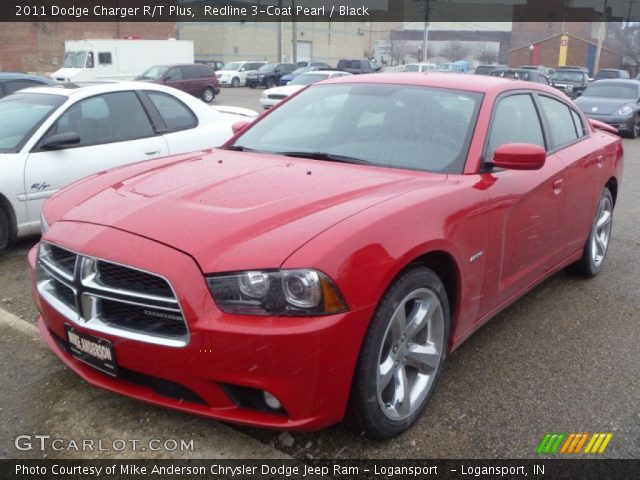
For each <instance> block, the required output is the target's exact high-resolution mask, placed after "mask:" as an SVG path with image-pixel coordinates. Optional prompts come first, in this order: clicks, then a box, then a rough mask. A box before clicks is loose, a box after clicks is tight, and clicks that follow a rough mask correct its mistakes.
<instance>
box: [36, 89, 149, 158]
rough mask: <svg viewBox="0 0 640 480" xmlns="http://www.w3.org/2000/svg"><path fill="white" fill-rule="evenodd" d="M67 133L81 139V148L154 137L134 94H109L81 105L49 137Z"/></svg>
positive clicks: (68, 111) (66, 115)
mask: <svg viewBox="0 0 640 480" xmlns="http://www.w3.org/2000/svg"><path fill="white" fill-rule="evenodd" d="M66 132H75V133H77V134H78V135H80V144H79V145H78V146H80V147H84V146H89V145H99V144H103V143H113V142H124V141H127V140H135V139H137V138H144V137H150V136H152V135H154V134H155V132H154V131H153V128H152V127H151V123H150V122H149V118H148V117H147V114H146V113H145V111H144V109H143V108H142V105H141V104H140V101H139V100H138V97H137V96H136V94H135V93H133V92H114V93H107V94H104V95H98V96H95V97H91V98H86V99H84V100H81V101H79V102H78V103H76V104H74V105H72V106H71V107H70V108H69V109H68V110H67V111H66V112H65V113H63V114H62V115H61V116H60V118H59V119H58V120H57V121H56V123H55V124H54V125H53V126H52V127H51V129H50V130H49V132H47V135H46V136H49V135H51V134H54V133H66Z"/></svg>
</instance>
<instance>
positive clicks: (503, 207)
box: [481, 91, 565, 313]
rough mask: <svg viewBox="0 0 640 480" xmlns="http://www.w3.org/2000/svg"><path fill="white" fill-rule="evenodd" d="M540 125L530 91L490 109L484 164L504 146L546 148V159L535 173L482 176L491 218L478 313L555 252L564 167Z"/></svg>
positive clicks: (545, 265)
mask: <svg viewBox="0 0 640 480" xmlns="http://www.w3.org/2000/svg"><path fill="white" fill-rule="evenodd" d="M542 120H543V119H542V117H541V115H540V112H539V111H538V107H537V106H536V104H535V101H534V97H533V94H532V93H531V92H527V91H520V92H512V93H509V94H507V95H504V96H502V97H500V98H499V99H498V100H497V102H496V105H495V106H494V111H493V117H492V121H491V126H490V130H489V136H488V142H487V145H486V149H485V157H484V158H485V162H487V161H490V159H491V158H493V152H494V151H495V149H496V148H497V147H499V146H500V145H504V144H508V143H529V144H534V145H540V146H542V147H544V148H545V149H547V151H548V156H547V160H546V163H545V165H544V167H543V168H542V169H540V170H534V171H518V170H496V169H491V170H489V172H488V175H489V177H487V179H488V180H490V181H488V184H489V187H488V193H489V198H490V199H491V203H492V214H491V228H490V232H491V233H490V242H489V245H490V246H489V248H488V249H487V252H486V255H487V265H488V268H487V271H486V277H485V286H486V289H485V295H484V298H483V300H482V304H481V309H482V311H483V312H484V313H486V312H489V311H491V310H493V309H495V308H496V307H498V306H499V305H501V304H503V303H504V302H506V301H508V300H509V299H510V298H512V297H513V296H514V295H516V294H517V293H518V292H520V291H521V290H522V289H524V288H526V287H527V286H529V285H530V284H532V283H533V282H535V281H536V280H537V279H538V278H540V277H541V276H542V275H544V273H545V272H546V271H547V270H549V269H550V268H551V267H552V266H553V265H554V264H555V262H557V259H558V256H559V253H560V249H561V246H562V240H561V238H562V229H563V223H562V220H563V210H564V200H565V190H564V183H563V182H564V179H563V170H564V163H563V162H562V159H561V158H560V156H559V155H557V154H556V153H554V152H553V151H550V148H551V144H550V142H549V139H548V138H547V136H546V135H545V130H544V128H543V123H542ZM489 165H490V164H489Z"/></svg>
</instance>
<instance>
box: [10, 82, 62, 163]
mask: <svg viewBox="0 0 640 480" xmlns="http://www.w3.org/2000/svg"><path fill="white" fill-rule="evenodd" d="M66 99H67V97H65V96H63V95H44V94H39V93H16V94H13V95H9V96H7V97H4V98H3V99H1V100H0V153H15V152H18V151H19V150H20V149H21V148H22V146H23V145H24V144H25V143H26V141H27V140H28V139H29V137H30V136H31V135H32V134H33V133H34V132H35V130H36V129H37V128H38V127H39V126H40V125H41V124H42V122H44V121H45V120H46V119H47V117H48V116H49V115H51V113H53V111H55V110H56V109H57V108H58V107H59V106H60V105H62V104H63V103H64V102H65V101H66Z"/></svg>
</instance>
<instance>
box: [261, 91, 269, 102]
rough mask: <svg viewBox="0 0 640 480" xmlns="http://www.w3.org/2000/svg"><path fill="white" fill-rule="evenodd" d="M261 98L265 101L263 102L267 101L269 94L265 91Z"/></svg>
mask: <svg viewBox="0 0 640 480" xmlns="http://www.w3.org/2000/svg"><path fill="white" fill-rule="evenodd" d="M260 98H261V99H263V100H266V98H267V92H266V91H265V92H264V93H263V94H262V95H260Z"/></svg>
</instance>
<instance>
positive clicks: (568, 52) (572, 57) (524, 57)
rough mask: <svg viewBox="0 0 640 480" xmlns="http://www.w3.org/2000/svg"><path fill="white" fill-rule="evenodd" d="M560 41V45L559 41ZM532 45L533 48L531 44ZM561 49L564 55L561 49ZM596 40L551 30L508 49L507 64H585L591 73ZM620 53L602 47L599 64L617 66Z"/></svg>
mask: <svg viewBox="0 0 640 480" xmlns="http://www.w3.org/2000/svg"><path fill="white" fill-rule="evenodd" d="M563 44H564V45H563ZM532 46H533V48H531V47H532ZM563 47H564V49H565V53H564V58H563V53H562V49H563ZM596 49H597V43H596V42H595V41H591V40H587V39H584V38H581V37H578V36H576V35H573V34H571V33H568V34H564V35H563V34H560V33H558V34H555V35H552V36H550V37H547V38H542V39H538V40H536V41H533V42H532V43H528V44H525V45H522V46H520V47H517V48H512V49H511V50H510V51H509V65H511V66H514V67H518V66H520V65H544V66H547V67H557V66H558V65H560V64H562V65H576V66H581V67H587V68H588V69H589V73H590V74H591V75H594V74H595V72H594V71H593V69H594V63H595V57H596ZM622 60H623V59H622V55H621V54H619V53H616V52H614V51H613V50H611V49H609V48H606V47H603V48H602V51H601V53H600V64H599V68H621V65H622Z"/></svg>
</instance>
